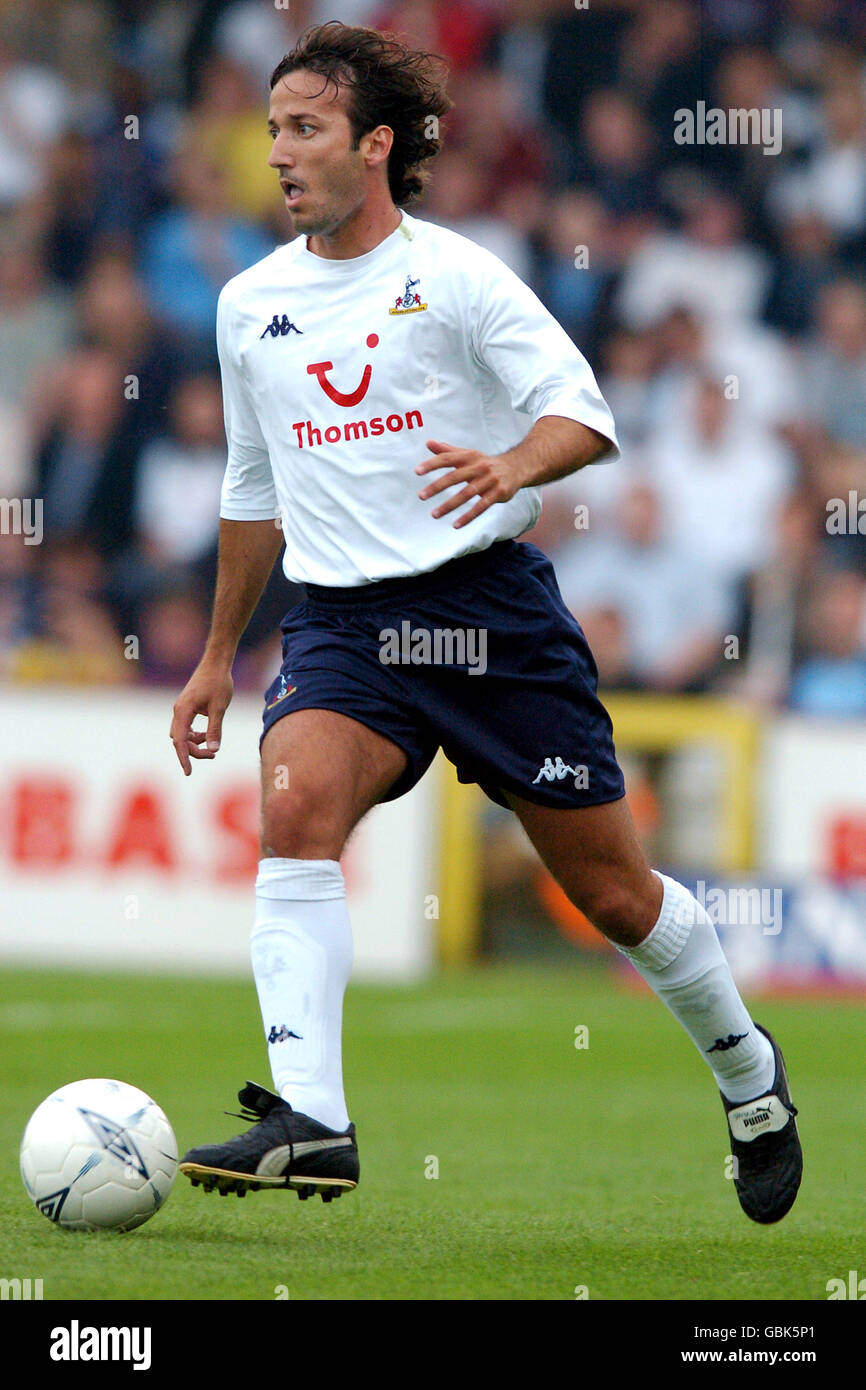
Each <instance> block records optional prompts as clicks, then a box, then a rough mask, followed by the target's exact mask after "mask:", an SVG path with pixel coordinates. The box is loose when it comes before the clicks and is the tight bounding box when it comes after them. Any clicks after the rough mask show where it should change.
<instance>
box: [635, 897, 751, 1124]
mask: <svg viewBox="0 0 866 1390" xmlns="http://www.w3.org/2000/svg"><path fill="white" fill-rule="evenodd" d="M654 872H655V871H654ZM657 877H658V878H660V879H661V881H662V884H663V886H664V890H665V893H664V898H663V899H662V906H661V912H660V913H659V919H658V921H657V922H656V924H655V926H654V927H653V929H652V931H651V932H650V934H649V936H648V937H647V938H646V939H645V940H644V941H642V942H641V943H640V945H639V946H634V947H631V948H628V949H626V948H625V947H622V946H620V947H618V950H620V951H621V952H622V954H623V955H625V956H628V958H629V960H630V961H631V963H632V965H633V966H634V967H635V969H636V970H637V972H638V974H639V975H642V976H643V978H644V979H645V980H646V982H647V984H648V985H649V986H650V988H651V989H652V990H653V991H654V993H656V994H657V995H658V997H659V998H660V999H661V1000H662V1002H663V1003H664V1004H666V1005H667V1006H668V1008H669V1009H670V1011H671V1013H672V1014H673V1015H674V1018H676V1019H678V1020H679V1022H680V1023H681V1024H682V1025H683V1027H684V1028H685V1030H686V1032H687V1033H688V1035H689V1037H690V1038H691V1040H692V1042H693V1043H694V1044H695V1046H696V1047H697V1049H698V1051H699V1052H700V1054H701V1056H702V1057H703V1058H704V1060H705V1061H706V1062H707V1063H708V1065H709V1066H710V1068H711V1070H712V1073H713V1075H714V1077H715V1078H716V1084H717V1085H718V1087H719V1090H720V1091H721V1092H722V1093H723V1094H724V1095H725V1096H726V1097H727V1098H728V1100H732V1101H746V1100H754V1099H756V1098H757V1097H758V1096H761V1095H763V1094H765V1093H766V1092H767V1091H769V1090H770V1088H771V1087H772V1084H773V1077H774V1076H775V1060H774V1057H773V1049H772V1047H771V1046H770V1044H769V1042H768V1041H767V1039H766V1038H765V1037H764V1035H763V1033H759V1032H758V1030H757V1028H756V1027H755V1025H754V1023H753V1022H752V1020H751V1018H750V1016H749V1013H748V1010H747V1009H746V1006H745V1004H744V1003H743V1001H742V999H741V998H740V996H739V993H738V992H737V987H736V985H735V984H734V980H733V976H732V975H731V971H730V967H729V965H728V962H727V961H726V960H725V957H724V954H723V952H722V948H721V946H720V944H719V938H718V936H717V935H716V931H715V928H714V926H713V924H712V922H711V921H710V918H709V916H708V915H707V913H706V912H705V911H704V909H703V907H701V905H700V903H699V902H698V900H697V899H696V898H695V897H693V896H692V894H691V893H690V892H689V891H688V889H687V888H684V887H683V885H682V884H681V883H677V881H676V879H673V878H668V877H667V875H666V874H659V873H657ZM733 1038H738V1039H740V1040H739V1041H738V1042H736V1043H735V1044H734V1045H733V1046H730V1045H728V1046H727V1047H722V1048H720V1047H718V1046H717V1044H718V1043H719V1042H722V1043H727V1044H730V1040H731V1039H733Z"/></svg>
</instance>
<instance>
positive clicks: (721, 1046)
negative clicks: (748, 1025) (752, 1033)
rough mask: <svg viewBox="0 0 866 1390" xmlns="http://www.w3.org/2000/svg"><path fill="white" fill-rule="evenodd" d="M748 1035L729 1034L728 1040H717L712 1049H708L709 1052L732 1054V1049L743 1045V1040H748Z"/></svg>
mask: <svg viewBox="0 0 866 1390" xmlns="http://www.w3.org/2000/svg"><path fill="white" fill-rule="evenodd" d="M748 1036H749V1035H748V1033H729V1034H728V1036H727V1037H726V1038H716V1041H715V1042H714V1043H713V1045H712V1047H708V1048H707V1052H730V1050H731V1048H732V1047H736V1046H737V1043H741V1042H742V1041H743V1038H747V1037H748Z"/></svg>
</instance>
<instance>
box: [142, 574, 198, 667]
mask: <svg viewBox="0 0 866 1390" xmlns="http://www.w3.org/2000/svg"><path fill="white" fill-rule="evenodd" d="M207 627H208V618H207V603H206V601H205V599H204V597H203V595H202V594H201V593H200V592H199V591H198V590H192V589H191V588H190V586H189V585H179V584H177V585H173V586H169V587H168V588H167V589H165V591H164V592H163V593H161V594H156V595H155V596H153V597H151V598H150V599H149V601H148V602H147V603H146V604H145V605H143V607H142V610H141V615H140V649H139V650H140V654H141V659H140V665H139V671H140V677H141V680H142V682H143V684H145V685H176V684H177V682H178V681H186V680H188V679H189V676H190V674H191V672H192V671H193V669H194V668H195V666H196V663H197V662H198V659H199V656H200V654H201V649H202V643H203V642H204V640H205V638H206V637H207Z"/></svg>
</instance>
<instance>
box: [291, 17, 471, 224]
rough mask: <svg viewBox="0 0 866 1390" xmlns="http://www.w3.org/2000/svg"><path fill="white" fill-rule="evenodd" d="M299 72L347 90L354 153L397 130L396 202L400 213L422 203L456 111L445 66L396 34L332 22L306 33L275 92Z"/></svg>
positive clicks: (392, 184) (393, 155) (392, 176)
mask: <svg viewBox="0 0 866 1390" xmlns="http://www.w3.org/2000/svg"><path fill="white" fill-rule="evenodd" d="M300 68H304V69H306V71H308V72H316V73H319V74H321V76H322V77H323V78H324V79H325V86H327V84H328V83H329V82H330V83H333V84H334V85H335V86H337V87H345V88H346V89H347V90H348V93H349V97H348V101H347V103H346V111H347V115H348V117H349V123H350V125H351V128H352V138H353V141H354V144H353V146H352V148H353V149H357V148H358V144H359V141H360V139H361V136H362V135H366V134H367V133H368V132H369V131H371V130H375V128H376V126H379V125H386V126H390V128H391V130H393V132H394V143H393V145H392V146H391V151H390V154H389V155H388V187H389V188H390V190H391V197H392V199H393V200H394V203H395V205H396V206H397V207H402V206H403V204H404V203H407V202H409V200H410V199H411V198H416V197H417V196H418V194H419V193H420V192H421V190H422V189H423V187H424V184H425V183H426V181H427V179H428V177H429V170H428V169H425V168H424V165H425V163H426V162H427V161H428V160H430V159H432V158H433V156H434V155H436V154H438V153H439V150H440V149H441V148H442V139H441V136H440V133H439V122H440V120H441V118H442V117H443V116H444V115H445V114H446V112H448V111H449V110H450V109H451V106H452V105H453V103H452V102H451V100H450V98H449V97H448V96H446V94H445V80H446V77H447V63H446V61H445V59H444V58H441V57H439V56H438V55H437V54H432V53H422V52H418V51H413V50H412V49H410V48H407V47H406V46H405V44H402V43H401V42H400V40H399V39H398V38H396V37H395V35H393V34H388V33H380V32H379V30H378V29H367V28H362V27H360V26H353V25H349V24H342V23H341V22H340V21H339V20H336V19H331V20H329V21H328V22H327V24H318V25H316V26H315V27H313V28H311V29H307V30H306V32H305V33H303V34H302V35H301V37H300V38H299V39H298V42H297V43H296V44H295V47H294V48H293V49H292V51H291V53H287V54H286V55H285V57H284V58H281V59H280V62H279V63H278V64H277V66H276V67H275V68H274V70H273V72H272V73H271V90H273V88H274V87H275V86H276V85H277V83H278V82H279V81H280V79H281V78H282V77H285V76H287V74H288V73H290V72H296V71H298V69H300ZM322 90H324V87H323V89H322ZM431 117H435V119H434V120H431V119H430V118H431Z"/></svg>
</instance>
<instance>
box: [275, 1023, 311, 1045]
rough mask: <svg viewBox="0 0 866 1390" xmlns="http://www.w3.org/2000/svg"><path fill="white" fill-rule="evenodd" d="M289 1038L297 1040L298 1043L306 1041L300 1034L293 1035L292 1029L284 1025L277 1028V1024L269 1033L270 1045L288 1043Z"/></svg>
mask: <svg viewBox="0 0 866 1390" xmlns="http://www.w3.org/2000/svg"><path fill="white" fill-rule="evenodd" d="M289 1038H297V1040H298V1042H303V1041H304V1039H303V1036H302V1035H301V1034H300V1033H293V1032H292V1030H291V1028H287V1027H286V1025H285V1024H283V1025H282V1027H281V1028H277V1026H276V1024H275V1025H274V1027H273V1028H272V1029H271V1031H270V1033H268V1042H269V1043H278V1042H288V1041H289Z"/></svg>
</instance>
